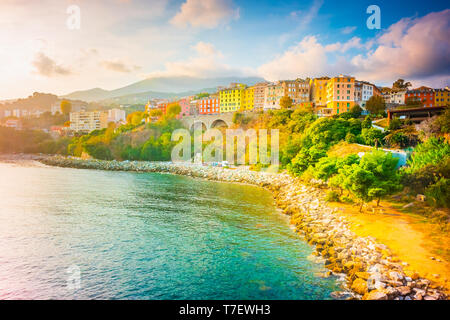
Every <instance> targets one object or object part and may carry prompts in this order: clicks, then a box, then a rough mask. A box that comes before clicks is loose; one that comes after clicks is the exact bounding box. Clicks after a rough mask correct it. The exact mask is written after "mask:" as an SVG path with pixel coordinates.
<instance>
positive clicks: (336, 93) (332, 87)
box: [326, 74, 355, 115]
mask: <svg viewBox="0 0 450 320" xmlns="http://www.w3.org/2000/svg"><path fill="white" fill-rule="evenodd" d="M326 88H327V106H326V112H327V113H331V114H332V115H334V114H340V113H344V112H348V111H350V108H351V107H353V106H354V104H355V78H354V77H351V76H345V75H342V74H341V75H339V76H338V77H334V78H331V79H330V80H328V81H327V87H326Z"/></svg>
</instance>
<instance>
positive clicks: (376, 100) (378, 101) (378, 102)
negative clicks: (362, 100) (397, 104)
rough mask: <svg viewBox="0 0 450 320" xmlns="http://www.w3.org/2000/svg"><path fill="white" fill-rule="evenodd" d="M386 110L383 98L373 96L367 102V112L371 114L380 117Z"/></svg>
mask: <svg viewBox="0 0 450 320" xmlns="http://www.w3.org/2000/svg"><path fill="white" fill-rule="evenodd" d="M385 109H386V103H385V102H384V99H383V97H381V96H372V97H370V99H369V100H367V102H366V110H367V111H369V112H370V113H371V114H374V115H378V114H382V113H383V112H384V110H385Z"/></svg>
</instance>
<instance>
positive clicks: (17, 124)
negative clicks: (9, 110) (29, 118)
mask: <svg viewBox="0 0 450 320" xmlns="http://www.w3.org/2000/svg"><path fill="white" fill-rule="evenodd" d="M5 127H7V128H14V129H16V130H20V129H22V122H21V121H20V120H17V119H9V120H6V122H5Z"/></svg>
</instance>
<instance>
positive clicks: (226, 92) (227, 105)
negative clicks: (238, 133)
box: [219, 83, 246, 113]
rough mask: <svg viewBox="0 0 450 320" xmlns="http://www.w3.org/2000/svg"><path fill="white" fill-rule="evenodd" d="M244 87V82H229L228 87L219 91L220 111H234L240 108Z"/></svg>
mask: <svg viewBox="0 0 450 320" xmlns="http://www.w3.org/2000/svg"><path fill="white" fill-rule="evenodd" d="M245 89H246V85H245V84H241V83H231V84H230V86H229V87H228V88H221V89H220V91H219V100H220V112H221V113H225V112H236V111H239V110H241V106H242V96H243V92H244V90H245Z"/></svg>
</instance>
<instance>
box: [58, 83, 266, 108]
mask: <svg viewBox="0 0 450 320" xmlns="http://www.w3.org/2000/svg"><path fill="white" fill-rule="evenodd" d="M261 81H264V79H263V78H258V77H222V78H194V77H154V78H149V79H145V80H142V81H139V82H135V83H133V84H130V85H128V86H125V87H122V88H118V89H115V90H111V91H108V90H104V89H101V88H95V89H90V90H84V91H76V92H72V93H69V94H67V95H65V96H63V98H67V99H77V100H84V101H88V102H90V101H99V100H106V99H111V98H116V97H122V96H129V95H133V94H144V93H146V92H152V93H153V94H155V96H154V97H153V98H164V97H163V96H164V95H166V94H174V95H177V96H179V95H180V93H186V92H193V93H196V92H200V91H201V90H203V89H204V88H216V87H218V86H227V85H229V84H230V83H231V82H239V83H245V84H247V85H253V84H255V83H258V82H261ZM158 94H159V95H161V96H158Z"/></svg>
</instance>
